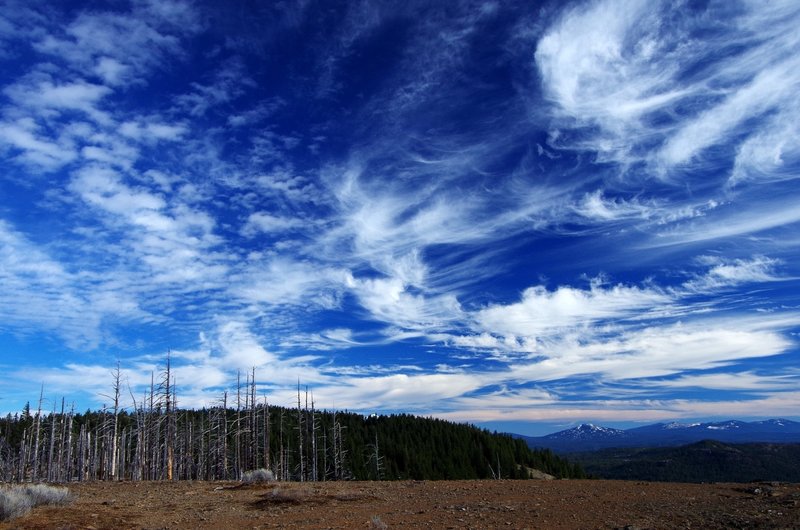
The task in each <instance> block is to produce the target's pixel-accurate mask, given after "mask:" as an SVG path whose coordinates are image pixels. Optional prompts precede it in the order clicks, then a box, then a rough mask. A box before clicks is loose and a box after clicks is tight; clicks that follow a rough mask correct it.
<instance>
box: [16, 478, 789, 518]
mask: <svg viewBox="0 0 800 530" xmlns="http://www.w3.org/2000/svg"><path fill="white" fill-rule="evenodd" d="M69 489H70V491H71V492H72V493H73V494H74V501H73V502H72V503H71V504H69V505H68V506H61V507H38V508H35V509H34V510H33V511H32V512H31V513H30V514H29V515H27V516H25V517H22V518H19V519H15V520H13V521H7V522H5V523H0V529H2V530H4V529H8V528H21V529H33V528H36V529H39V528H61V529H68V528H70V529H79V528H81V529H99V528H115V529H116V528H148V529H161V528H190V529H199V528H220V529H223V528H224V529H232V528H248V529H255V528H315V529H322V528H347V529H351V528H373V529H380V528H479V529H486V528H542V529H551V528H553V529H557V528H580V529H586V528H619V529H628V530H633V529H645V528H703V529H710V528H726V529H728V528H800V484H778V483H768V484H667V483H648V482H624V481H600V480H596V481H595V480H592V481H589V480H556V481H536V480H531V481H504V480H503V481H453V482H444V481H442V482H428V481H423V482H417V481H408V482H339V483H334V482H328V483H275V482H273V483H268V484H254V485H240V484H237V483H231V482H176V483H166V482H138V483H136V482H121V483H100V482H98V483H90V484H72V485H70V486H69Z"/></svg>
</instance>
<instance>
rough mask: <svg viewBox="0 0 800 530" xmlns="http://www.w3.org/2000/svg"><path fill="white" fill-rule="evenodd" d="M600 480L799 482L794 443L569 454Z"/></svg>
mask: <svg viewBox="0 0 800 530" xmlns="http://www.w3.org/2000/svg"><path fill="white" fill-rule="evenodd" d="M570 458H572V459H573V460H574V461H575V462H578V463H580V464H581V465H582V466H583V467H584V469H585V470H586V472H587V473H589V474H591V475H592V476H596V477H600V478H604V479H624V480H647V481H667V482H753V481H782V482H800V444H768V443H753V444H726V443H722V442H718V441H713V440H705V441H702V442H697V443H694V444H690V445H685V446H681V447H660V448H647V449H636V448H617V449H605V450H602V451H594V452H587V453H572V454H570Z"/></svg>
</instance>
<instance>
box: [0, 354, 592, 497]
mask: <svg viewBox="0 0 800 530" xmlns="http://www.w3.org/2000/svg"><path fill="white" fill-rule="evenodd" d="M111 375H112V385H111V392H110V394H109V395H108V398H109V404H108V405H104V406H103V407H102V409H101V410H97V411H86V412H84V413H78V412H76V411H75V410H74V407H72V406H70V407H68V406H67V405H66V403H65V400H63V399H62V400H61V401H60V403H58V404H57V405H52V407H51V409H50V410H49V411H45V410H43V407H44V399H43V392H42V393H41V394H40V397H39V401H38V405H37V407H36V410H32V408H31V406H30V405H26V406H25V408H24V409H23V410H22V411H21V413H18V414H14V415H12V414H8V415H7V416H6V417H5V418H0V481H3V482H29V481H30V482H73V481H89V480H132V481H141V480H238V479H240V478H241V477H242V475H243V473H244V472H246V471H248V470H253V469H262V468H263V469H268V470H270V471H272V472H273V473H274V475H275V477H276V478H277V479H278V480H284V481H288V480H293V481H325V480H384V479H420V480H422V479H431V480H435V479H486V478H527V477H528V470H529V469H538V470H540V471H543V472H545V473H549V474H551V475H554V476H556V477H559V478H576V477H582V476H583V471H582V469H581V468H580V467H579V466H577V465H575V464H571V463H569V462H568V461H566V460H564V459H562V458H559V457H557V456H555V455H554V454H553V453H551V452H550V451H548V450H531V449H529V448H528V447H527V445H526V444H525V443H524V442H523V441H522V440H518V439H515V438H513V437H511V436H509V435H501V434H496V433H490V432H489V431H487V430H484V429H478V428H476V427H474V426H470V425H464V424H456V423H452V422H447V421H443V420H437V419H429V418H420V417H415V416H411V415H407V414H399V415H390V416H376V415H373V416H369V417H365V416H364V415H361V414H357V413H352V412H346V411H345V412H341V411H338V412H337V411H325V410H323V411H320V410H317V408H316V406H315V403H314V398H313V393H309V391H308V389H307V388H301V386H300V385H299V383H298V388H297V402H296V406H294V407H284V406H275V405H271V404H269V402H268V400H267V398H266V397H265V396H261V397H259V396H257V392H256V374H255V370H253V371H251V372H250V373H246V374H244V377H242V375H241V374H240V375H239V376H238V377H237V381H236V387H235V388H234V390H233V391H225V392H223V393H222V395H221V396H220V398H219V400H218V402H217V403H215V404H214V405H213V406H211V407H207V408H203V409H199V410H195V409H182V408H180V407H179V406H178V397H179V396H178V394H177V392H176V388H175V384H174V380H173V379H172V374H171V369H170V362H169V359H168V360H167V366H166V368H165V369H164V370H163V372H162V373H161V374H159V376H158V377H157V378H156V377H155V376H153V377H152V379H151V384H150V387H149V389H147V390H146V391H145V392H144V393H143V395H142V396H140V397H139V398H136V397H135V396H134V395H133V393H132V392H129V393H130V398H131V399H130V401H131V402H132V403H133V405H132V406H130V407H123V406H122V401H123V397H122V394H123V391H124V389H123V381H122V373H121V371H120V368H119V366H117V367H116V369H115V370H113V371H112V373H111Z"/></svg>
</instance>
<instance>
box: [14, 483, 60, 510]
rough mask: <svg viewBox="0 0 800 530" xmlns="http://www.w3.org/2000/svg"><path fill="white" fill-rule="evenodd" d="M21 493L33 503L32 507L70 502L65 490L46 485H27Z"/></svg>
mask: <svg viewBox="0 0 800 530" xmlns="http://www.w3.org/2000/svg"><path fill="white" fill-rule="evenodd" d="M22 491H23V492H24V493H25V494H26V495H28V497H30V498H31V500H32V501H33V505H34V506H41V505H43V504H47V505H59V504H67V503H68V502H69V501H70V495H69V490H68V489H67V488H56V487H53V486H47V485H46V484H27V485H25V486H23V487H22Z"/></svg>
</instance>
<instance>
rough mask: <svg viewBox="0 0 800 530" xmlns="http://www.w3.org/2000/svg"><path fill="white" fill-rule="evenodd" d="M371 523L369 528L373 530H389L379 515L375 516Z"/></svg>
mask: <svg viewBox="0 0 800 530" xmlns="http://www.w3.org/2000/svg"><path fill="white" fill-rule="evenodd" d="M369 523H370V524H369V527H370V528H372V529H373V530H387V529H388V528H389V527H388V526H387V525H386V523H384V522H383V521H381V518H380V517H378V516H377V515H373V516H372V519H370V521H369Z"/></svg>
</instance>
